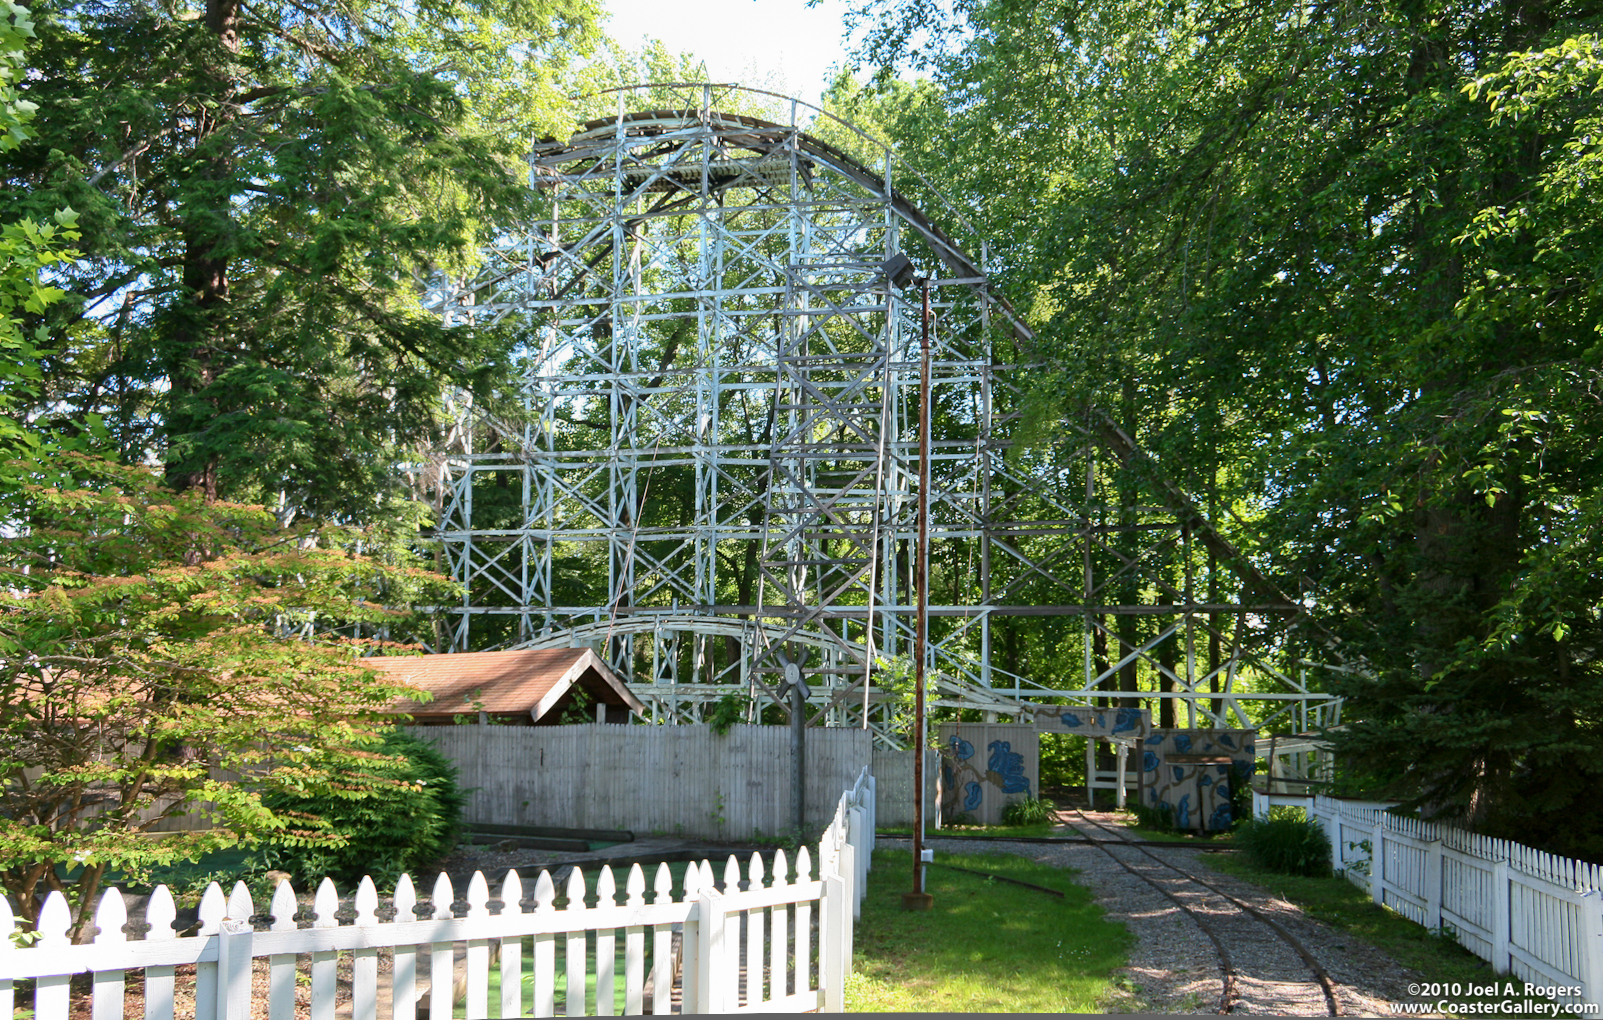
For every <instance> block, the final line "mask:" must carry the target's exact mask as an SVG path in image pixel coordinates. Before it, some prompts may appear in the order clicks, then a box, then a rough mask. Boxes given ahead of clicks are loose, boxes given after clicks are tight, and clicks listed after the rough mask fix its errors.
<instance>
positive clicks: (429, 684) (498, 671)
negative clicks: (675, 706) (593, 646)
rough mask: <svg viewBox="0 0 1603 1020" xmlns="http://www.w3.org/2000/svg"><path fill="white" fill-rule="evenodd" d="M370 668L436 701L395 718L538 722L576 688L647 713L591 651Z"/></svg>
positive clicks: (527, 652)
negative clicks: (517, 717)
mask: <svg viewBox="0 0 1603 1020" xmlns="http://www.w3.org/2000/svg"><path fill="white" fill-rule="evenodd" d="M366 665H369V666H372V667H373V668H375V669H380V670H383V671H384V672H385V673H387V674H389V676H390V679H392V680H395V681H397V682H399V683H403V684H405V685H407V686H408V687H416V688H419V689H421V690H425V691H428V692H429V693H431V694H433V695H434V700H433V701H429V702H426V703H420V702H416V701H412V700H409V699H402V700H398V701H396V702H395V704H394V706H393V708H394V710H395V711H396V712H405V713H407V714H409V715H413V716H420V717H428V716H448V715H462V714H470V713H472V714H476V713H478V712H488V713H491V714H497V715H500V714H508V713H520V714H521V713H524V712H527V713H528V714H529V716H530V718H531V719H533V720H535V721H538V720H539V719H540V717H541V716H543V715H545V714H546V713H547V712H548V711H550V710H551V709H552V708H553V707H554V706H555V705H556V703H557V701H558V700H560V699H561V698H562V696H563V695H564V694H566V693H568V691H569V690H570V689H571V688H572V687H573V686H574V685H575V684H577V685H578V686H580V687H581V688H583V689H584V690H585V691H586V692H588V693H589V694H590V696H591V697H593V698H595V699H596V700H597V701H599V702H604V703H606V704H609V705H619V706H626V707H628V708H629V709H631V710H633V711H635V712H640V711H643V710H644V706H642V705H641V704H640V702H639V700H638V699H636V698H635V696H634V695H633V694H631V693H629V688H628V687H626V686H624V684H623V681H621V680H619V679H618V677H617V675H616V674H614V673H613V672H612V670H610V669H608V668H607V664H606V663H605V662H603V661H602V660H601V657H600V656H598V655H596V653H595V652H593V651H591V650H590V649H588V648H526V649H522V650H520V651H513V652H451V653H447V654H443V655H410V656H390V657H383V656H381V657H376V658H372V659H369V660H368V661H367V663H366Z"/></svg>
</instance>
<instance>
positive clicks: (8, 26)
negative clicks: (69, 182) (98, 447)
mask: <svg viewBox="0 0 1603 1020" xmlns="http://www.w3.org/2000/svg"><path fill="white" fill-rule="evenodd" d="M33 34H34V32H33V19H32V18H31V17H30V16H29V14H28V9H27V8H25V7H19V6H17V5H16V4H12V3H4V4H3V5H0V153H3V152H8V151H10V150H13V149H16V148H17V147H18V146H19V145H21V144H22V143H23V142H24V141H26V140H27V139H29V138H31V137H32V136H33V131H32V129H31V128H30V127H29V124H30V122H31V121H32V120H33V119H34V116H35V114H36V113H37V111H38V105H37V104H36V103H33V102H30V101H29V100H26V99H23V98H21V97H20V96H19V94H18V92H17V87H16V82H17V81H18V79H19V78H21V76H22V74H23V72H24V69H25V67H26V63H25V60H26V57H25V53H24V50H23V47H24V41H25V40H26V39H29V38H31V37H32V36H33ZM77 219H78V217H77V214H76V213H74V212H73V211H72V210H70V209H58V210H56V212H55V214H54V216H53V217H51V219H50V220H49V221H35V220H32V219H20V220H15V221H12V222H7V223H0V460H5V459H9V458H11V457H15V456H19V455H21V454H23V453H26V452H32V451H36V450H38V449H39V448H40V447H41V442H40V436H39V435H38V434H37V433H35V432H34V431H33V430H32V429H30V428H27V427H26V426H25V425H24V424H22V423H21V422H20V421H18V419H19V418H20V417H21V416H22V413H23V411H24V409H25V408H27V407H28V406H29V405H30V404H31V403H34V402H36V401H37V400H38V398H39V397H40V395H41V394H42V393H43V389H44V385H43V384H44V373H43V371H42V370H41V368H40V365H39V361H40V357H41V347H42V346H47V345H48V338H49V331H48V330H47V329H45V328H44V327H43V326H37V327H35V328H34V329H33V330H32V331H28V330H27V329H26V328H25V326H26V321H25V320H27V319H29V318H32V317H37V316H38V315H39V314H41V313H42V312H44V310H45V309H46V308H47V307H48V306H50V305H52V304H54V303H55V302H57V301H59V300H61V298H62V297H63V296H65V295H64V292H63V291H62V290H61V289H60V288H58V287H54V286H51V285H50V284H49V283H47V282H46V281H45V279H44V274H45V273H46V272H47V271H49V270H50V269H51V268H52V267H54V266H61V265H65V264H67V263H69V262H71V260H72V259H74V258H75V257H77V253H76V252H74V251H72V250H71V249H69V248H66V247H64V246H63V245H64V244H65V243H67V242H71V241H74V240H76V239H77V238H78V230H77ZM6 474H7V472H6V470H5V468H4V467H0V479H3V478H4V477H5V475H6Z"/></svg>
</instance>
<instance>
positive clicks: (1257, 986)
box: [880, 812, 1439, 1016]
mask: <svg viewBox="0 0 1603 1020" xmlns="http://www.w3.org/2000/svg"><path fill="white" fill-rule="evenodd" d="M1087 814H1089V815H1090V816H1091V817H1092V818H1094V819H1095V820H1097V821H1099V822H1102V823H1104V824H1111V825H1118V824H1120V823H1121V821H1122V818H1121V816H1117V815H1113V814H1111V813H1107V812H1087ZM1062 831H1063V833H1064V834H1065V835H1080V833H1079V832H1076V831H1073V830H1072V829H1071V828H1070V827H1068V826H1067V825H1065V826H1063V827H1062ZM1088 834H1089V833H1088ZM1097 835H1098V836H1105V835H1106V834H1105V833H1097ZM880 841H881V843H882V844H883V843H885V842H888V838H887V837H884V836H882V837H880ZM929 845H932V846H933V847H934V848H935V853H936V859H937V860H939V859H940V855H941V853H942V852H948V853H997V852H1004V853H1013V854H1017V855H1019V856H1021V857H1024V858H1026V859H1029V860H1033V861H1037V862H1039V863H1041V864H1048V865H1052V866H1054V867H1066V868H1073V869H1075V870H1076V872H1077V875H1076V880H1077V881H1079V882H1080V883H1082V884H1084V885H1085V886H1087V887H1088V888H1090V889H1091V890H1092V892H1093V893H1095V895H1096V902H1097V903H1098V905H1100V906H1101V907H1102V908H1103V909H1104V910H1105V911H1107V916H1108V917H1109V918H1110V919H1112V920H1115V921H1120V922H1123V923H1124V924H1125V925H1126V926H1128V928H1129V930H1130V932H1131V934H1133V935H1134V936H1135V937H1136V944H1135V945H1134V947H1132V949H1131V952H1130V963H1129V965H1128V966H1127V967H1126V968H1125V969H1124V974H1123V976H1124V977H1125V979H1126V981H1127V982H1128V984H1129V985H1130V987H1131V994H1132V998H1133V1001H1120V1002H1116V1003H1113V1004H1111V1005H1110V1010H1111V1011H1114V1012H1129V1011H1132V1010H1153V1011H1159V1012H1165V1013H1213V1012H1216V1011H1217V1009H1218V1007H1219V998H1220V991H1221V970H1220V963H1219V955H1218V953H1217V951H1216V950H1215V949H1214V946H1213V943H1212V942H1211V941H1210V940H1209V939H1208V937H1207V935H1205V934H1204V933H1203V931H1202V930H1201V928H1199V927H1198V926H1197V924H1196V923H1195V922H1194V921H1193V920H1192V919H1191V918H1190V917H1189V916H1188V915H1187V914H1186V913H1185V912H1184V911H1182V910H1181V909H1180V908H1179V907H1178V906H1176V905H1175V904H1174V903H1173V902H1172V901H1170V900H1169V899H1168V898H1167V897H1165V896H1164V895H1163V894H1162V893H1161V892H1159V891H1157V890H1156V889H1154V888H1153V887H1152V886H1151V885H1149V884H1148V883H1147V882H1145V881H1143V880H1142V879H1141V878H1139V877H1137V876H1135V875H1131V874H1130V873H1129V872H1128V871H1126V870H1125V869H1124V868H1123V867H1121V866H1120V865H1119V863H1118V862H1117V861H1116V860H1115V859H1114V858H1113V857H1112V856H1111V855H1110V854H1108V853H1107V852H1105V851H1104V850H1102V849H1101V848H1099V847H1094V846H1085V845H1072V844H1046V843H1010V842H1004V841H998V840H985V841H980V840H948V839H942V840H938V841H931V843H930V844H929ZM1118 852H1119V853H1126V852H1127V851H1122V850H1121V851H1118ZM1155 852H1156V853H1157V854H1159V855H1160V856H1161V857H1162V858H1163V859H1164V860H1166V861H1170V862H1172V863H1173V864H1175V865H1176V866H1178V867H1180V868H1181V869H1183V870H1192V871H1195V872H1196V873H1197V874H1198V875H1199V876H1200V877H1202V878H1204V880H1206V881H1207V882H1209V883H1210V884H1212V885H1215V886H1217V887H1219V888H1220V889H1221V890H1223V891H1224V892H1227V893H1229V894H1230V895H1231V896H1234V897H1236V898H1238V899H1240V900H1243V901H1244V902H1246V903H1248V904H1250V905H1251V906H1253V907H1254V908H1256V909H1257V910H1259V911H1260V912H1262V913H1264V914H1266V915H1267V916H1269V917H1271V918H1272V919H1274V920H1275V921H1276V922H1277V923H1279V924H1280V925H1281V926H1283V927H1284V928H1286V929H1287V930H1288V931H1289V932H1290V933H1291V934H1292V935H1293V936H1294V937H1295V938H1296V939H1297V940H1298V941H1300V942H1301V943H1302V944H1303V945H1304V946H1305V947H1307V949H1308V950H1309V951H1310V953H1311V954H1312V955H1313V956H1314V958H1315V959H1317V960H1318V961H1319V963H1320V965H1321V966H1322V967H1323V968H1324V969H1325V971H1326V972H1327V973H1328V974H1329V975H1330V977H1331V978H1332V979H1333V980H1334V981H1335V982H1336V985H1337V996H1338V998H1339V1000H1340V1004H1341V1009H1342V1012H1343V1014H1344V1015H1347V1016H1388V1015H1390V1014H1389V1012H1388V1007H1387V1003H1388V1002H1392V1001H1402V1000H1405V999H1408V998H1409V996H1408V995H1407V993H1406V989H1407V987H1408V984H1409V982H1410V981H1420V980H1422V976H1421V975H1419V974H1418V973H1415V972H1412V971H1410V970H1408V969H1407V968H1405V967H1403V966H1402V965H1400V964H1398V963H1397V962H1396V961H1395V960H1393V959H1391V958H1390V957H1389V956H1387V955H1386V954H1385V953H1383V952H1381V951H1380V950H1378V949H1376V948H1375V947H1373V946H1370V945H1368V944H1367V943H1365V942H1363V941H1362V940H1361V939H1359V938H1357V937H1356V936H1354V935H1352V934H1350V933H1348V932H1345V931H1343V930H1341V929H1337V928H1332V927H1330V926H1328V925H1325V924H1322V923H1320V922H1318V921H1315V920H1313V919H1312V918H1309V917H1307V916H1306V915H1304V914H1303V913H1302V911H1301V910H1299V909H1298V908H1297V907H1295V906H1294V905H1292V904H1290V903H1288V902H1286V901H1284V900H1281V899H1278V898H1276V897H1275V896H1274V895H1273V894H1272V893H1270V892H1269V891H1268V890H1266V889H1263V888H1262V887H1259V886H1256V885H1253V884H1251V883H1249V882H1245V881H1243V880H1241V879H1238V878H1235V877H1233V876H1230V875H1226V874H1223V873H1222V872H1218V871H1215V870H1213V869H1212V868H1211V867H1209V866H1208V858H1209V857H1210V856H1211V855H1212V854H1213V853H1218V852H1219V851H1211V852H1210V851H1208V850H1206V849H1202V848H1194V847H1190V846H1185V845H1176V847H1175V848H1174V849H1173V850H1170V849H1168V848H1164V849H1155ZM1174 879H1175V884H1174V885H1173V886H1171V887H1170V888H1171V890H1172V889H1174V888H1178V887H1179V886H1180V885H1181V884H1183V880H1180V879H1179V877H1178V876H1174ZM1227 903H1228V901H1226V900H1224V899H1223V898H1220V897H1211V898H1210V899H1209V900H1207V901H1205V902H1201V903H1200V904H1199V905H1200V908H1201V909H1205V910H1207V911H1208V912H1209V913H1210V915H1212V914H1214V913H1215V912H1224V911H1227V910H1229V911H1235V912H1237V913H1240V912H1239V911H1238V910H1236V908H1233V907H1228V906H1226V904H1227ZM1188 905H1190V903H1189V902H1188ZM1252 923H1253V924H1254V925H1257V926H1258V927H1259V928H1261V927H1262V925H1261V924H1259V923H1258V922H1252ZM1219 927H1220V930H1222V931H1223V930H1228V931H1232V932H1234V931H1237V930H1238V929H1235V928H1231V929H1225V928H1224V927H1223V926H1222V925H1221V926H1219ZM1281 946H1282V947H1283V944H1281ZM1226 948H1227V950H1228V951H1229V952H1230V953H1231V957H1232V963H1233V965H1234V969H1235V971H1236V982H1237V994H1238V998H1237V1000H1236V1003H1235V1007H1234V1010H1233V1012H1236V1013H1253V1014H1260V1015H1275V1016H1325V1015H1328V1009H1327V1006H1326V1002H1325V1000H1324V998H1323V995H1322V993H1321V992H1320V990H1319V988H1318V986H1317V985H1313V984H1311V982H1310V979H1309V971H1308V969H1307V968H1306V966H1304V965H1302V964H1301V963H1300V961H1298V960H1297V959H1296V958H1295V956H1290V958H1289V960H1288V954H1287V953H1286V952H1285V951H1284V950H1283V948H1281V947H1277V946H1272V945H1270V944H1269V943H1268V942H1263V943H1262V944H1260V943H1259V942H1258V940H1257V939H1256V938H1253V939H1246V938H1244V937H1241V936H1236V937H1235V938H1233V940H1232V942H1231V943H1230V944H1228V945H1227V947H1226ZM1436 1015H1439V1014H1436Z"/></svg>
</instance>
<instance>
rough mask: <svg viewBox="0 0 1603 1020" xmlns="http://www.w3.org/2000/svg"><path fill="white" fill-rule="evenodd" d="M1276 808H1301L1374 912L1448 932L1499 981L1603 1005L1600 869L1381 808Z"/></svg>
mask: <svg viewBox="0 0 1603 1020" xmlns="http://www.w3.org/2000/svg"><path fill="white" fill-rule="evenodd" d="M1273 802H1274V803H1275V804H1281V803H1287V804H1289V803H1292V802H1298V803H1301V804H1303V806H1304V807H1306V809H1307V811H1308V816H1309V817H1310V818H1312V819H1314V820H1316V821H1318V822H1319V823H1320V825H1321V826H1322V827H1323V828H1324V830H1325V835H1326V836H1327V837H1328V838H1329V839H1330V845H1331V851H1332V853H1331V858H1332V862H1333V863H1334V864H1335V866H1336V868H1337V869H1339V870H1340V871H1342V872H1344V873H1345V874H1346V876H1347V877H1348V878H1349V879H1350V880H1351V881H1352V882H1353V883H1355V884H1356V885H1358V886H1359V887H1360V888H1363V889H1366V890H1368V891H1369V893H1370V895H1371V896H1372V897H1373V898H1374V901H1375V902H1376V903H1378V904H1381V905H1382V906H1386V907H1390V908H1391V909H1392V910H1395V911H1396V912H1397V913H1399V914H1401V915H1403V916H1404V917H1406V918H1408V919H1409V920H1411V921H1413V922H1415V923H1416V924H1421V925H1424V926H1425V927H1427V928H1430V929H1432V930H1436V929H1441V928H1446V929H1447V930H1448V931H1450V932H1452V934H1453V936H1454V938H1456V939H1457V940H1458V942H1459V943H1460V944H1461V945H1463V946H1464V948H1466V949H1468V950H1469V951H1470V952H1472V953H1474V954H1475V955H1476V956H1479V957H1480V958H1481V959H1483V960H1487V961H1489V962H1490V963H1491V965H1492V969H1493V970H1495V971H1496V972H1497V973H1499V974H1508V973H1512V974H1514V975H1516V976H1517V977H1519V978H1520V979H1521V980H1522V981H1527V982H1530V983H1531V984H1535V985H1541V986H1547V987H1555V986H1556V987H1570V988H1577V987H1578V988H1580V989H1581V994H1579V995H1568V996H1565V995H1559V996H1555V997H1554V998H1556V999H1557V1000H1559V1001H1563V1002H1582V1003H1603V866H1599V865H1596V864H1589V863H1586V862H1584V861H1577V860H1573V859H1571V858H1568V857H1557V856H1555V855H1553V854H1546V853H1542V852H1541V851H1539V850H1533V849H1531V848H1530V847H1528V846H1524V845H1522V844H1519V843H1515V842H1512V841H1510V840H1504V839H1490V838H1488V837H1486V836H1480V835H1477V834H1475V833H1473V832H1469V831H1466V830H1464V829H1458V828H1454V827H1452V826H1448V825H1441V824H1438V823H1433V822H1422V821H1419V820H1418V819H1413V818H1405V817H1403V816H1401V815H1394V814H1390V813H1389V812H1388V811H1387V810H1386V809H1387V808H1388V807H1390V806H1391V805H1390V804H1386V803H1382V802H1378V801H1349V800H1338V799H1336V798H1332V797H1323V796H1313V797H1294V796H1287V795H1278V794H1277V795H1275V797H1274V798H1273ZM1268 803H1269V802H1268V800H1267V799H1263V800H1260V801H1259V803H1258V804H1256V805H1255V813H1261V812H1262V811H1263V810H1267V808H1268ZM1586 1015H1589V1016H1597V1015H1599V1014H1598V1013H1588V1014H1586Z"/></svg>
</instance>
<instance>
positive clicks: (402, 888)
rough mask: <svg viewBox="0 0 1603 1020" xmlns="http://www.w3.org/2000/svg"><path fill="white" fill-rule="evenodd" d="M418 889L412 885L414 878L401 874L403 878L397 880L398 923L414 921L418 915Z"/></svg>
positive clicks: (396, 904) (396, 909) (396, 908)
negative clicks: (416, 911) (415, 909)
mask: <svg viewBox="0 0 1603 1020" xmlns="http://www.w3.org/2000/svg"><path fill="white" fill-rule="evenodd" d="M416 906H417V889H416V888H414V887H413V885H412V876H411V875H408V874H407V873H406V872H404V871H403V872H401V877H400V878H398V879H396V880H395V919H396V920H397V921H414V920H416V919H417V914H416V913H415V911H414V908H415V907H416Z"/></svg>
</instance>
